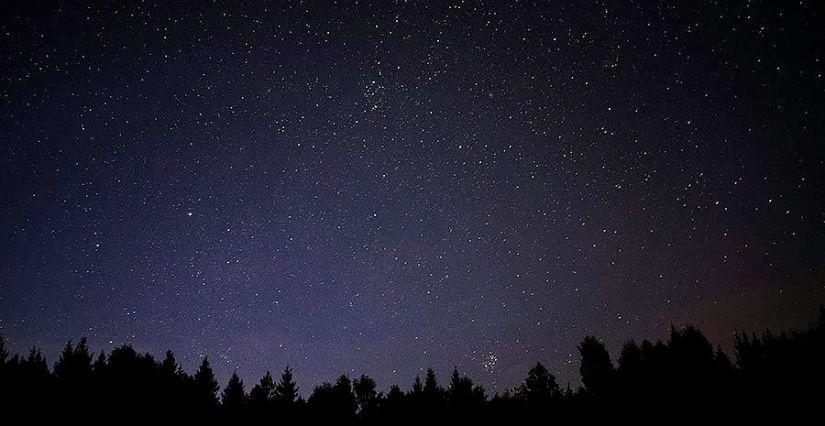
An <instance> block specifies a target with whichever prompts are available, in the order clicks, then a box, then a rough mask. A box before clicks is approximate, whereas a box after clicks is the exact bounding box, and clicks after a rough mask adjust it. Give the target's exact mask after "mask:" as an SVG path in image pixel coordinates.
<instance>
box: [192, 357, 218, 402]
mask: <svg viewBox="0 0 825 426" xmlns="http://www.w3.org/2000/svg"><path fill="white" fill-rule="evenodd" d="M193 379H194V380H193V384H194V386H195V393H196V395H197V396H196V397H195V398H196V403H197V404H198V405H199V406H200V407H201V408H202V409H206V410H209V409H212V408H215V407H216V406H217V405H218V389H219V386H218V381H217V380H215V373H214V372H213V371H212V366H211V365H210V364H209V358H204V359H203V361H202V362H201V365H200V367H199V368H198V371H197V372H195V376H194V377H193Z"/></svg>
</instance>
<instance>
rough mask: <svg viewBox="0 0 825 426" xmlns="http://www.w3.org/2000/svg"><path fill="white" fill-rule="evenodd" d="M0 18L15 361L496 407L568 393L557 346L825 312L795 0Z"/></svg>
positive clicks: (321, 5)
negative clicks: (448, 392)
mask: <svg viewBox="0 0 825 426" xmlns="http://www.w3.org/2000/svg"><path fill="white" fill-rule="evenodd" d="M15 3H16V2H4V3H3V5H2V6H0V17H2V18H0V19H2V27H0V54H1V55H0V61H1V64H0V68H2V73H0V74H2V81H0V98H1V99H0V112H1V113H2V122H1V123H0V143H1V144H2V158H1V159H0V160H1V161H2V162H0V182H2V187H0V225H2V226H0V259H1V260H0V332H2V333H3V334H5V336H6V339H7V344H8V345H9V346H10V347H11V348H12V349H13V350H15V351H17V352H23V351H25V350H26V348H27V347H29V346H31V345H37V346H39V347H42V348H43V350H44V352H45V353H46V355H47V356H48V358H49V361H50V362H53V361H54V360H55V359H56V356H57V354H58V352H59V350H60V349H61V348H62V346H63V345H65V343H66V341H67V340H69V339H74V340H77V339H78V338H80V337H82V336H88V338H89V345H90V347H91V348H92V349H94V350H96V351H100V350H105V351H107V352H108V351H110V350H111V349H112V348H114V347H116V346H118V345H121V344H124V343H132V344H134V345H135V347H136V348H137V349H138V350H140V351H148V352H152V353H155V354H158V355H159V354H161V353H162V351H164V350H166V349H172V350H173V351H174V352H175V353H176V354H177V355H178V357H179V359H181V360H182V361H183V365H184V367H185V368H186V369H187V370H189V371H192V370H193V369H194V367H195V366H196V365H197V363H198V362H199V359H200V357H202V356H204V355H209V356H210V358H211V359H212V361H213V363H214V364H215V368H216V370H217V372H218V373H219V374H218V377H219V379H220V380H221V382H225V380H226V378H227V377H228V375H229V374H231V372H232V371H234V370H237V371H238V372H239V373H240V374H241V376H242V377H243V378H245V379H247V380H248V381H253V380H257V378H258V377H260V375H262V374H263V373H264V371H266V370H272V371H273V372H275V371H280V370H281V369H282V368H283V367H284V366H286V365H287V364H288V365H290V366H291V367H292V368H293V370H294V372H295V375H296V377H297V378H298V380H299V383H300V384H301V386H302V392H304V394H305V395H306V393H307V392H308V390H309V389H310V387H311V386H312V385H314V384H316V383H318V382H321V381H325V380H332V379H334V378H335V377H337V376H338V375H339V374H341V373H348V374H350V373H354V374H361V373H367V374H370V375H372V376H373V377H375V378H376V380H377V382H378V384H379V388H381V389H386V388H387V387H388V386H389V385H390V384H393V383H398V384H401V385H402V386H403V387H404V388H407V387H408V386H409V384H410V383H411V381H412V379H413V377H414V376H415V374H419V373H420V372H421V371H422V369H425V368H427V367H428V366H433V367H434V368H435V369H436V371H437V372H438V373H439V375H440V376H441V377H442V378H444V379H446V374H447V373H448V371H449V370H451V369H452V367H453V366H456V367H458V368H459V370H461V371H463V372H466V373H467V374H468V375H470V376H471V377H473V378H474V379H475V380H476V381H477V382H479V383H481V384H483V385H484V386H485V387H487V388H488V390H490V391H495V390H498V391H502V390H504V389H507V388H510V387H512V386H513V385H515V384H517V383H518V382H519V381H520V380H521V379H522V378H523V377H524V376H525V374H526V371H527V369H528V367H529V366H530V365H532V364H534V363H535V362H536V361H542V362H543V363H545V364H546V365H547V366H548V368H549V369H550V370H551V371H553V372H555V373H557V374H558V376H559V379H560V381H561V382H562V383H565V382H568V381H569V382H572V383H573V384H574V385H576V384H577V381H578V372H577V369H578V361H577V360H578V354H577V352H576V345H577V343H578V342H579V340H580V339H581V338H582V337H583V336H585V335H587V334H591V333H592V334H595V335H597V336H600V337H601V338H603V339H604V340H605V342H606V343H607V344H608V347H609V348H611V349H612V350H613V351H614V353H616V349H617V345H618V344H619V343H620V342H621V341H623V340H626V339H629V338H630V337H635V338H637V339H638V338H645V337H647V338H660V337H664V335H665V332H666V328H667V327H668V325H669V324H670V323H672V322H673V323H676V324H686V323H693V324H696V325H698V326H699V327H701V328H702V329H703V330H705V331H706V332H707V334H708V335H709V336H710V338H711V339H712V340H713V341H714V342H715V343H718V344H723V345H727V344H729V342H730V337H731V332H733V331H734V330H737V329H741V328H746V329H748V330H753V331H760V330H762V329H764V328H765V327H771V328H776V329H786V328H788V327H797V326H800V325H803V324H805V323H807V322H808V321H810V320H812V319H813V318H814V316H815V314H816V308H817V306H818V305H819V304H820V303H822V301H823V300H825V288H824V287H823V282H825V278H823V277H825V267H823V262H822V259H823V254H824V253H825V201H823V200H825V163H824V162H823V159H825V155H823V151H825V149H823V147H822V140H823V136H825V131H824V130H825V124H824V123H825V107H823V105H825V102H823V99H824V98H825V97H824V96H823V91H824V90H825V77H823V61H825V55H823V54H822V48H823V46H825V33H823V32H822V31H821V28H822V26H821V25H823V14H822V7H821V6H818V5H816V4H815V3H816V2H794V3H793V4H787V5H784V6H780V5H778V2H773V1H756V2H749V3H746V2H721V3H722V4H713V2H700V3H707V4H706V5H703V6H701V7H699V6H697V5H696V4H694V2H684V3H683V2H662V4H656V3H657V2H653V1H636V2H631V1H627V2H626V1H622V2H578V1H576V2H543V1H541V2H540V1H535V2H503V1H501V2H499V1H496V2H488V3H483V4H481V3H478V4H476V3H473V2H453V3H437V4H436V3H432V2H427V3H421V4H415V3H411V2H409V3H408V2H380V3H378V4H368V3H365V2H359V3H350V2H343V3H342V2H338V3H336V2H326V1H324V2H313V1H309V2H302V3H297V2H283V3H277V4H269V5H263V4H261V3H262V2H249V3H248V4H245V5H244V4H241V3H238V2H227V3H225V4H224V3H217V4H215V3H211V2H209V3H207V2H195V3H192V4H189V5H187V4H182V2H162V3H154V2H146V3H143V2H141V3H138V2H116V5H115V6H113V5H111V4H108V3H107V4H103V2H91V4H83V3H80V2H77V3H76V2H55V3H38V4H37V5H32V4H31V3H27V4H22V5H16V4H15ZM133 3H134V4H133ZM584 3H586V4H584ZM697 7H698V8H697Z"/></svg>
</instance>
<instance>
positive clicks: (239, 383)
mask: <svg viewBox="0 0 825 426" xmlns="http://www.w3.org/2000/svg"><path fill="white" fill-rule="evenodd" d="M245 405H246V392H245V391H244V386H243V380H241V378H240V377H238V372H237V371H236V372H234V373H232V377H230V378H229V382H228V383H227V384H226V388H225V389H224V390H223V393H222V394H221V406H222V407H223V408H224V409H225V410H226V411H228V412H238V411H240V410H241V409H243V407H244V406H245Z"/></svg>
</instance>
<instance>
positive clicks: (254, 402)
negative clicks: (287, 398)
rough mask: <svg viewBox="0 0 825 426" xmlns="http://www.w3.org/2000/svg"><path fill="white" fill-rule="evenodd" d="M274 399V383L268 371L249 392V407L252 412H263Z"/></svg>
mask: <svg viewBox="0 0 825 426" xmlns="http://www.w3.org/2000/svg"><path fill="white" fill-rule="evenodd" d="M274 398H275V381H274V380H272V374H270V373H269V371H267V372H266V374H264V376H263V377H262V378H261V381H260V382H259V383H258V384H257V385H255V386H253V387H252V390H251V391H249V406H250V408H251V409H253V410H254V411H259V412H260V411H263V410H264V409H266V408H267V407H269V406H270V405H271V403H272V401H273V400H274Z"/></svg>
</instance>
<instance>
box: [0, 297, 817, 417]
mask: <svg viewBox="0 0 825 426" xmlns="http://www.w3.org/2000/svg"><path fill="white" fill-rule="evenodd" d="M733 349H734V359H731V358H730V357H729V356H728V355H727V354H726V353H725V351H723V350H722V348H720V347H716V348H714V347H713V345H712V344H711V343H710V342H709V341H708V339H707V338H706V337H705V336H704V335H703V334H702V332H701V331H700V330H699V329H697V328H695V327H692V326H687V327H683V328H676V327H673V326H671V328H670V333H669V336H668V338H667V340H666V341H655V342H653V341H649V340H643V341H641V342H636V341H634V340H630V341H628V342H626V343H625V344H624V345H623V346H622V348H621V351H620V353H619V355H618V357H617V358H616V359H615V362H614V358H613V357H612V356H611V354H610V353H609V352H608V350H607V348H606V347H605V345H604V344H603V343H602V342H601V341H600V340H599V339H597V338H596V337H594V336H587V337H585V338H584V339H583V340H582V341H581V343H580V344H579V346H578V350H579V354H580V369H579V373H580V375H581V383H582V385H581V386H580V387H578V388H577V389H575V390H574V389H572V388H571V387H570V386H569V385H567V386H566V387H565V388H562V387H560V386H559V384H558V382H557V380H556V377H555V376H554V375H553V374H551V373H550V372H549V371H548V370H547V368H545V367H544V365H542V364H541V363H540V362H537V363H536V364H535V365H534V366H533V367H532V368H530V369H529V371H527V375H526V377H525V379H524V381H523V382H522V383H521V384H520V385H519V386H517V387H516V388H515V389H512V390H509V391H505V392H502V393H496V394H495V395H492V396H490V395H488V394H487V392H486V391H485V390H484V388H483V387H481V386H479V385H477V384H475V383H474V382H473V381H472V379H470V378H469V377H467V376H466V375H462V374H461V373H460V372H459V371H458V370H457V369H454V370H453V372H452V375H451V376H450V378H449V380H448V382H447V383H446V385H442V384H441V383H439V381H438V378H437V377H436V374H435V372H434V371H433V370H432V369H428V370H427V372H426V374H425V375H424V377H423V380H422V378H421V377H418V376H416V377H415V379H414V380H413V382H412V384H411V386H410V388H409V389H407V390H402V388H401V387H399V386H398V385H393V386H392V387H390V388H389V390H388V391H387V392H386V393H383V392H379V391H378V389H377V386H376V383H375V381H374V380H373V379H372V378H370V377H369V376H367V375H361V376H360V377H356V378H350V377H349V376H347V375H341V376H340V377H339V378H338V379H337V380H335V381H334V382H330V383H323V384H321V385H318V386H316V387H315V388H314V389H313V390H312V391H311V392H310V393H309V396H308V397H307V398H306V399H304V398H303V396H302V395H301V393H300V392H299V388H298V386H297V384H296V382H295V379H294V377H293V375H292V371H291V370H290V369H289V368H288V367H287V368H286V369H285V370H284V371H283V372H282V373H281V374H280V376H279V377H278V378H277V379H276V378H275V377H273V375H272V374H271V373H270V372H266V374H264V376H263V377H262V378H261V379H260V381H259V382H258V383H255V384H254V385H253V386H251V388H249V387H248V386H247V384H245V383H244V381H243V380H242V379H241V378H240V377H239V376H238V375H237V374H233V375H232V377H231V378H230V379H229V381H228V383H227V384H226V385H225V386H224V387H223V389H221V388H220V386H219V384H218V381H217V380H216V378H215V375H214V373H213V371H212V368H211V365H210V363H209V359H208V358H204V359H203V361H202V362H201V364H200V366H199V367H198V369H197V370H196V371H195V372H194V373H193V374H189V373H187V372H186V371H184V370H183V369H182V368H181V366H180V364H179V363H178V362H177V360H176V359H175V356H174V354H173V353H172V352H171V351H167V352H166V354H165V356H164V357H163V359H155V358H154V357H153V356H152V355H150V354H148V353H146V354H141V353H138V352H137V351H135V349H134V348H132V347H131V346H129V345H124V346H120V347H118V348H116V349H114V350H112V351H111V352H110V353H109V354H106V353H104V352H101V353H100V354H98V355H97V356H96V357H95V356H93V354H92V353H91V352H90V351H89V348H88V346H87V343H86V340H85V339H81V340H80V341H78V342H77V343H76V344H73V343H71V342H69V343H68V344H67V345H66V347H65V348H64V349H63V352H62V353H61V354H60V357H59V358H58V360H57V361H56V362H55V363H54V365H53V368H52V369H49V366H48V363H47V361H46V359H45V357H44V356H43V354H42V352H41V351H40V350H38V349H37V348H32V349H31V350H29V351H28V353H27V354H24V355H13V356H10V354H9V352H8V350H7V348H6V344H5V340H4V339H3V338H2V336H0V407H5V408H2V409H0V415H7V414H8V413H15V414H25V415H29V416H30V417H44V416H49V415H58V414H60V415H63V414H71V413H76V414H78V415H80V414H87V415H88V414H93V413H98V414H113V415H118V416H124V415H128V413H132V415H133V416H139V417H143V416H155V417H158V418H160V416H180V417H181V418H184V417H188V418H197V419H201V420H204V421H211V420H237V421H241V420H249V421H252V420H256V421H258V420H265V419H269V420H270V421H268V422H267V423H290V422H305V421H313V422H325V423H327V422H328V423H337V424H392V423H412V422H417V423H420V422H425V423H426V422H429V423H442V422H444V423H446V422H461V423H468V422H474V423H493V422H495V423H505V424H506V423H512V422H515V421H525V422H526V421H530V420H531V419H563V418H572V417H576V418H582V417H585V418H586V417H594V416H598V415H601V416H604V415H607V414H608V413H612V414H618V413H634V412H642V411H646V412H651V411H652V410H655V411H669V410H681V411H685V410H684V408H685V407H694V409H696V410H703V411H704V410H710V409H712V410H724V411H732V410H736V409H737V408H745V407H753V406H761V407H783V408H785V409H796V410H805V409H809V408H811V407H816V406H818V404H821V401H823V396H825V392H823V384H825V381H823V379H825V367H823V365H825V309H822V308H820V311H819V316H818V318H817V320H816V321H815V322H814V323H812V324H811V325H810V326H809V327H808V328H807V329H806V330H804V331H799V332H790V333H780V334H775V333H772V332H770V331H765V332H764V333H762V334H761V335H757V334H747V333H744V332H739V333H736V334H735V335H734V341H733ZM247 389H248V390H247Z"/></svg>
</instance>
